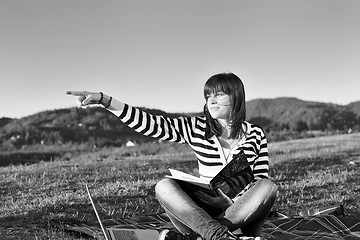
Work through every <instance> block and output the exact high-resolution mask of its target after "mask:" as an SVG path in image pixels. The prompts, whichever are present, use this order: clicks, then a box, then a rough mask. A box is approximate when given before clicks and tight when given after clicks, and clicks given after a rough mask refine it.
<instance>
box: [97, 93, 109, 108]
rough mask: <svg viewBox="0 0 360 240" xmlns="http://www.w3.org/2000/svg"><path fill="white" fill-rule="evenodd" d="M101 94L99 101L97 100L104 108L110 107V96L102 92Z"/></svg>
mask: <svg viewBox="0 0 360 240" xmlns="http://www.w3.org/2000/svg"><path fill="white" fill-rule="evenodd" d="M101 96H102V98H101V102H99V104H101V105H103V106H104V107H105V108H108V107H110V105H111V102H112V97H111V96H108V95H106V94H102V95H101Z"/></svg>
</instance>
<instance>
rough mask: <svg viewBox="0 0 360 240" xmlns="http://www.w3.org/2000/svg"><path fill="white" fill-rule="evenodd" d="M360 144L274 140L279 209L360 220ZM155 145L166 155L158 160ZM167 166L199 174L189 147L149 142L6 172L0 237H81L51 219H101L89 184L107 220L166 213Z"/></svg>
mask: <svg viewBox="0 0 360 240" xmlns="http://www.w3.org/2000/svg"><path fill="white" fill-rule="evenodd" d="M359 142H360V134H352V135H339V136H329V137H321V138H312V139H302V140H296V141H287V142H278V143H270V144H269V151H270V158H271V176H272V179H273V180H274V181H275V182H276V183H277V184H278V186H279V195H278V198H277V201H276V203H275V206H274V208H275V209H279V210H281V211H283V212H285V213H289V214H297V213H298V212H299V211H302V210H305V209H309V208H319V207H324V206H328V205H339V204H344V207H345V210H346V211H345V213H346V215H348V216H354V217H360V213H359V212H360V203H359V201H358V199H359V197H360V187H359V186H358V184H357V183H358V182H359V181H360V172H359V171H358V169H359V167H360V148H359ZM154 148H161V149H167V150H162V151H161V152H165V153H163V154H161V155H159V154H158V155H153V154H154V153H155V152H157V151H155V150H154ZM174 152H178V153H177V154H173V153H174ZM179 152H181V153H179ZM143 153H148V154H152V155H147V156H142V155H141V154H143ZM169 167H171V168H176V169H180V170H183V171H187V172H190V173H194V170H193V169H194V168H196V167H197V163H196V161H195V158H194V156H193V154H192V153H191V151H190V150H189V149H188V148H187V147H184V146H182V145H173V144H162V145H161V146H157V145H156V144H150V145H149V146H148V147H145V146H140V147H139V148H138V149H134V150H131V152H130V153H129V152H127V153H124V149H100V150H98V151H97V152H94V153H87V154H81V155H79V156H76V157H72V158H70V160H68V158H66V159H62V158H58V159H55V160H53V161H48V162H37V163H34V164H31V165H18V166H3V167H0V239H4V240H9V239H81V237H79V236H75V235H71V234H69V233H67V232H65V231H62V230H61V229H54V228H52V227H51V226H50V224H49V221H51V220H64V221H66V222H69V221H75V222H79V221H89V220H91V221H92V220H96V217H95V215H94V213H93V210H92V207H91V205H90V202H89V200H88V197H87V195H86V190H85V187H84V184H85V183H88V185H89V187H90V188H91V191H92V193H93V195H94V199H95V201H96V202H98V205H99V207H100V215H101V216H102V218H121V217H128V216H133V215H139V214H150V213H158V212H162V210H161V208H160V207H159V204H158V202H157V201H156V199H155V197H154V191H153V187H154V185H155V184H156V182H157V181H158V180H159V179H161V178H163V177H164V175H166V174H167V173H168V171H167V169H168V168H169Z"/></svg>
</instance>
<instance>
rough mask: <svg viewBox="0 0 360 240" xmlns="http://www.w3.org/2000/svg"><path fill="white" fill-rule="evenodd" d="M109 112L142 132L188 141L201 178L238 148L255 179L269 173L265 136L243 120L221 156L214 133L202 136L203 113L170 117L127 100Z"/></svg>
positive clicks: (210, 175) (216, 169) (210, 174)
mask: <svg viewBox="0 0 360 240" xmlns="http://www.w3.org/2000/svg"><path fill="white" fill-rule="evenodd" d="M111 112H113V113H114V114H115V115H116V116H117V117H118V118H119V119H120V120H121V121H122V122H123V123H125V124H126V125H128V126H129V127H130V128H132V129H134V130H135V131H137V132H139V133H141V134H143V135H145V136H150V137H153V138H156V139H161V140H164V141H170V142H177V143H185V144H188V145H189V146H190V147H191V148H192V150H193V151H194V153H195V155H196V158H197V160H198V164H199V174H200V177H201V178H205V179H211V178H213V177H214V176H215V175H216V174H217V173H218V172H219V171H220V170H221V169H222V168H223V167H224V166H225V165H226V164H227V163H228V162H227V159H232V156H235V155H236V154H237V153H239V152H240V150H241V149H243V150H244V152H245V155H246V157H247V159H248V161H249V162H250V164H251V170H252V172H253V174H254V177H255V180H256V179H260V178H268V177H269V176H268V172H269V158H268V148H267V140H266V136H265V134H264V132H263V130H262V129H261V128H260V127H258V126H256V125H254V124H251V123H249V122H244V124H245V125H246V128H245V129H246V134H245V136H244V137H243V138H242V139H241V140H240V141H239V143H238V144H237V145H236V146H235V147H234V148H233V149H232V150H231V152H230V156H229V157H225V154H224V152H223V149H222V147H221V145H220V142H219V141H218V139H217V137H216V136H213V137H211V138H210V139H206V138H205V127H206V121H205V117H204V116H194V117H176V118H170V117H164V116H158V115H152V114H149V113H147V112H144V111H142V110H140V109H138V108H135V107H132V106H130V105H128V104H125V106H124V109H123V110H122V111H111Z"/></svg>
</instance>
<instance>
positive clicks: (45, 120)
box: [0, 108, 179, 149]
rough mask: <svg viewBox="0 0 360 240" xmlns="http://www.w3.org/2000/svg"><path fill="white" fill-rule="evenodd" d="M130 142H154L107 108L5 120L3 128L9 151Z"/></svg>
mask: <svg viewBox="0 0 360 240" xmlns="http://www.w3.org/2000/svg"><path fill="white" fill-rule="evenodd" d="M143 110H145V111H147V112H149V113H152V114H158V115H164V116H170V117H174V116H178V115H179V114H171V113H166V112H164V111H161V110H157V109H145V108H143ZM0 123H1V122H0ZM128 140H135V141H141V142H144V141H149V140H150V138H149V137H144V136H143V135H141V134H138V133H136V132H134V131H133V130H131V129H130V128H129V127H127V126H126V125H124V124H123V123H122V122H121V121H119V120H118V119H117V117H116V116H114V115H113V114H111V113H109V112H108V111H107V110H105V109H103V108H88V109H82V108H67V109H56V110H48V111H43V112H39V113H36V114H33V115H30V116H27V117H24V118H20V119H7V120H3V124H2V126H1V125H0V144H1V145H2V147H3V148H4V147H5V148H8V149H11V148H12V146H22V145H31V144H38V143H41V142H42V143H46V144H59V143H68V142H72V143H86V144H90V145H97V146H104V145H119V146H120V145H122V144H124V143H125V142H127V141H128Z"/></svg>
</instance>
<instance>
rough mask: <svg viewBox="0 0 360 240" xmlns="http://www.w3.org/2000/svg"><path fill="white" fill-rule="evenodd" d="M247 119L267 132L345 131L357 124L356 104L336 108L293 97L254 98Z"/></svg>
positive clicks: (358, 107)
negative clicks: (289, 130) (287, 130)
mask: <svg viewBox="0 0 360 240" xmlns="http://www.w3.org/2000/svg"><path fill="white" fill-rule="evenodd" d="M246 107H247V119H248V120H249V121H252V122H255V123H258V124H259V125H261V126H263V127H266V128H268V129H270V130H281V129H283V128H285V129H292V130H347V129H348V128H352V127H355V126H356V125H359V119H360V102H355V103H352V104H349V105H345V106H343V105H336V104H332V103H321V102H311V101H303V100H300V99H297V98H275V99H256V100H252V101H249V102H248V103H247V106H246Z"/></svg>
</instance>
